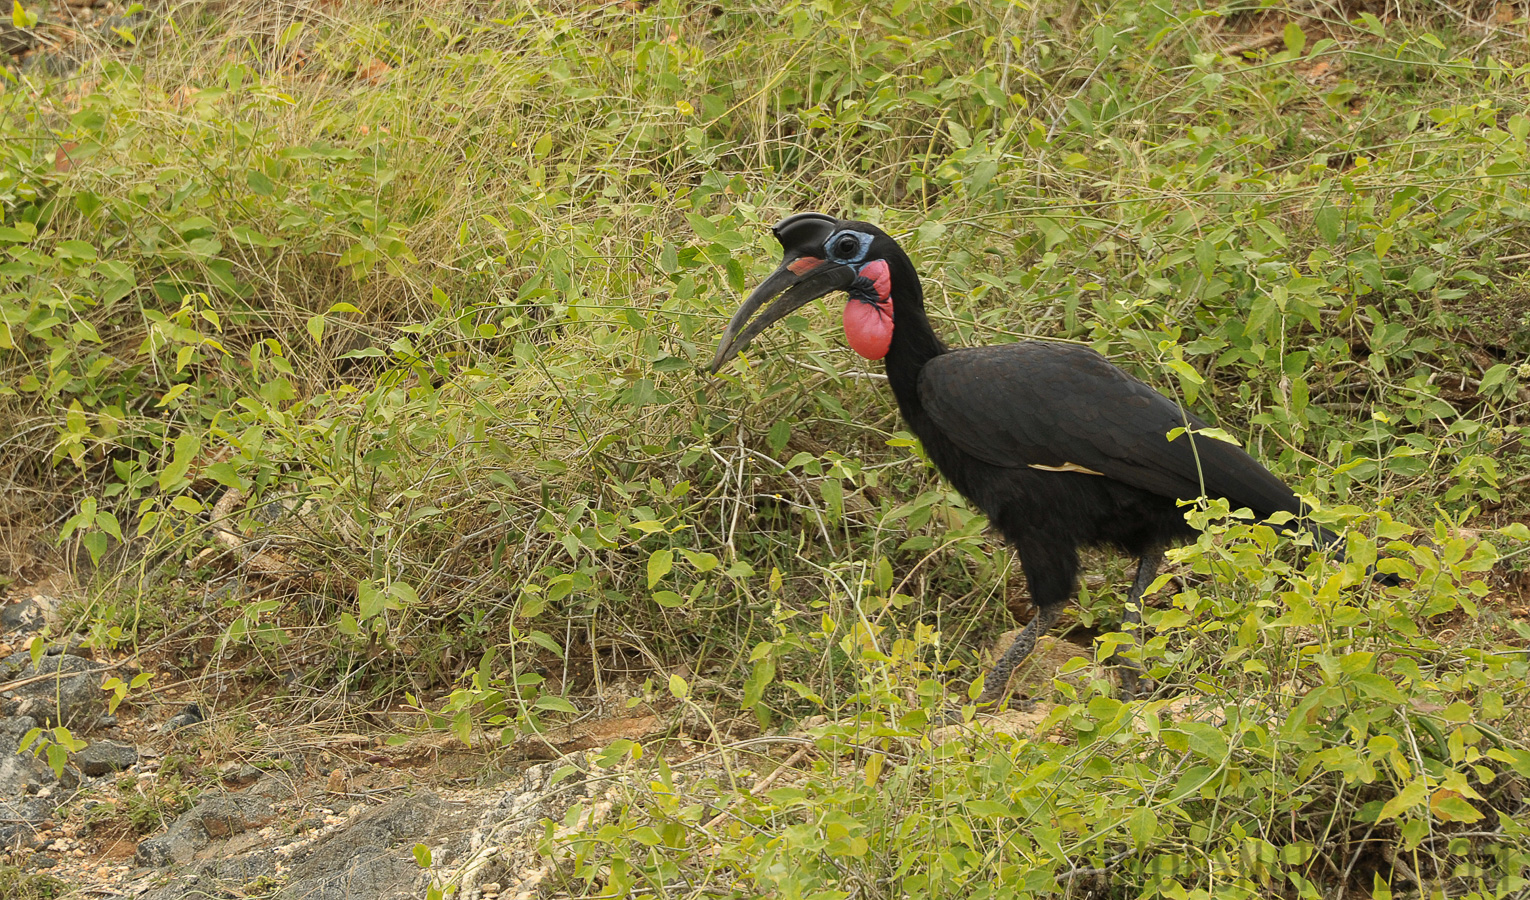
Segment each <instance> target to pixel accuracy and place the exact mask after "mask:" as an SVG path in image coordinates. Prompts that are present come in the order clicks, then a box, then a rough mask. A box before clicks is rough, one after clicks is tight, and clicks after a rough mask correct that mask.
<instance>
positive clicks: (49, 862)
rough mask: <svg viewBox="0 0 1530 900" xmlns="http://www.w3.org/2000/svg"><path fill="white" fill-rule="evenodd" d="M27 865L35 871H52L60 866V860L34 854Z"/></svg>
mask: <svg viewBox="0 0 1530 900" xmlns="http://www.w3.org/2000/svg"><path fill="white" fill-rule="evenodd" d="M27 865H29V866H31V867H32V868H34V869H51V868H53V867H54V866H56V865H58V860H56V859H54V858H53V857H51V856H46V855H44V854H41V853H34V854H32V858H31V859H29V860H27Z"/></svg>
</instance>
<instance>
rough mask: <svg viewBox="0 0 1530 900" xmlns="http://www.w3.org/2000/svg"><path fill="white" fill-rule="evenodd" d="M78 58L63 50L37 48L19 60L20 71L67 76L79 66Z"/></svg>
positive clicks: (45, 75) (44, 75)
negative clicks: (53, 50) (51, 50)
mask: <svg viewBox="0 0 1530 900" xmlns="http://www.w3.org/2000/svg"><path fill="white" fill-rule="evenodd" d="M80 62H81V61H80V60H79V59H77V58H76V57H75V56H73V55H71V54H69V53H64V52H57V53H53V52H49V51H47V50H43V49H38V50H33V51H32V52H30V53H28V54H27V55H26V57H25V58H24V59H22V61H21V71H23V72H25V73H27V74H29V75H40V76H42V77H44V78H68V77H69V76H70V75H73V74H74V73H75V71H76V70H78V69H79V68H80Z"/></svg>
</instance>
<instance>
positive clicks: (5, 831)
mask: <svg viewBox="0 0 1530 900" xmlns="http://www.w3.org/2000/svg"><path fill="white" fill-rule="evenodd" d="M52 814H53V804H51V803H49V802H48V801H47V800H40V799H38V798H35V797H31V798H27V799H24V800H7V799H3V798H0V846H4V847H14V846H16V845H18V844H23V845H26V846H29V847H40V846H42V841H41V839H39V838H38V837H37V832H38V830H39V829H40V828H41V827H42V823H43V822H45V821H47V819H48V817H49V816H51V815H52Z"/></svg>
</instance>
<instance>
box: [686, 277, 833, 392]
mask: <svg viewBox="0 0 1530 900" xmlns="http://www.w3.org/2000/svg"><path fill="white" fill-rule="evenodd" d="M854 280H855V270H854V269H852V268H850V267H849V266H842V265H840V264H839V263H835V262H829V261H828V260H826V259H818V258H817V257H813V256H804V255H796V254H792V253H788V254H787V258H786V259H785V260H784V261H783V262H782V263H781V268H779V269H777V270H775V271H774V272H772V273H771V274H770V277H769V278H767V279H765V281H764V282H763V283H761V284H760V286H759V287H757V288H755V289H754V293H752V294H750V295H749V299H748V300H745V301H744V305H743V306H740V307H739V308H738V312H736V313H734V314H733V319H732V320H731V321H729V322H728V327H727V328H725V329H723V336H722V341H721V342H720V343H719V344H718V345H717V355H716V356H715V357H713V358H712V374H713V375H716V374H717V372H718V370H720V369H721V368H722V367H723V366H724V365H726V364H727V363H728V360H730V359H732V358H733V357H735V356H737V355H738V354H739V351H741V350H743V349H744V348H745V347H747V346H749V342H750V341H752V340H754V338H755V335H757V334H759V333H760V332H762V331H764V330H765V329H767V328H769V327H770V326H771V325H773V324H775V323H776V322H778V321H780V320H781V319H782V318H785V317H786V315H787V314H789V313H791V312H792V311H793V310H796V309H798V308H800V307H802V306H805V305H807V304H808V303H811V302H812V301H814V300H817V299H818V298H819V297H822V296H823V295H825V294H832V293H834V292H835V291H843V290H846V289H848V288H849V287H850V283H851V282H852V281H854ZM777 294H780V295H781V298H780V299H779V300H777V301H776V302H775V303H774V304H772V305H771V307H770V308H769V309H767V310H765V312H763V313H761V314H760V317H759V318H758V319H755V320H754V321H753V322H749V317H750V316H752V315H754V312H755V310H757V309H759V308H760V307H761V306H762V305H764V303H765V301H767V300H769V299H770V298H771V297H774V296H776V295H777ZM746 322H749V327H748V328H745V327H744V323H746ZM741 329H742V330H741Z"/></svg>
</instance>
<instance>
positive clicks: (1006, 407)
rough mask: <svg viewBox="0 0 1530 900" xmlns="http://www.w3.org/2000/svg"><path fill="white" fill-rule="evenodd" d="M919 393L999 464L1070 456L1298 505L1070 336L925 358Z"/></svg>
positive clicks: (1048, 464)
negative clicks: (1188, 431)
mask: <svg viewBox="0 0 1530 900" xmlns="http://www.w3.org/2000/svg"><path fill="white" fill-rule="evenodd" d="M919 399H920V402H921V403H922V405H923V406H924V409H925V412H926V413H928V414H929V416H930V418H931V420H932V421H933V422H934V424H935V425H936V426H937V427H939V428H940V429H941V431H943V432H944V433H945V434H946V436H947V437H949V438H950V439H951V440H952V442H954V443H955V444H956V445H957V446H958V447H960V448H961V449H962V450H964V451H965V452H967V453H968V454H970V455H972V456H975V457H977V458H978V459H980V460H982V461H984V462H986V463H988V464H990V465H994V466H1002V467H1006V468H1022V467H1042V468H1048V469H1055V468H1061V467H1074V468H1075V469H1086V470H1089V471H1092V472H1098V473H1100V474H1101V475H1103V476H1104V477H1107V478H1112V479H1115V480H1117V481H1120V482H1123V483H1125V484H1129V485H1132V486H1133V487H1137V488H1141V489H1142V490H1146V491H1151V492H1153V493H1156V494H1161V495H1163V496H1166V497H1175V498H1178V499H1193V498H1195V497H1199V496H1201V495H1203V494H1205V495H1207V496H1211V497H1225V498H1227V500H1228V501H1229V502H1231V503H1232V505H1233V507H1234V508H1238V507H1242V506H1247V507H1249V508H1250V509H1252V510H1253V511H1254V512H1256V513H1258V514H1259V515H1261V516H1268V515H1270V514H1272V513H1274V512H1276V511H1278V510H1286V511H1288V512H1292V513H1300V511H1301V503H1300V501H1299V500H1298V499H1297V498H1296V495H1295V494H1294V493H1292V491H1291V489H1290V488H1289V487H1287V486H1286V485H1285V483H1284V482H1282V481H1281V480H1280V479H1279V478H1276V477H1275V476H1274V475H1273V474H1272V473H1271V472H1270V471H1269V470H1268V469H1266V468H1265V467H1264V466H1262V465H1260V464H1259V462H1258V461H1257V460H1255V459H1254V458H1253V457H1252V456H1249V455H1248V454H1247V453H1245V452H1244V451H1243V450H1242V449H1241V448H1238V447H1236V446H1233V445H1232V444H1229V443H1227V442H1225V441H1220V440H1216V439H1215V438H1211V437H1206V436H1201V437H1198V438H1197V437H1195V436H1193V435H1183V434H1182V435H1180V436H1179V437H1178V438H1176V439H1175V440H1174V441H1172V442H1171V441H1169V440H1168V433H1169V432H1170V431H1171V430H1173V429H1175V428H1185V427H1188V428H1192V429H1197V428H1206V427H1208V426H1207V425H1206V423H1205V422H1204V421H1202V420H1201V419H1199V418H1198V417H1196V416H1195V415H1194V414H1193V413H1190V412H1188V411H1186V410H1183V409H1181V408H1180V407H1179V405H1178V404H1176V403H1174V402H1173V401H1171V400H1169V399H1168V398H1167V397H1165V396H1163V395H1162V394H1160V393H1158V392H1157V391H1155V390H1153V389H1152V388H1151V387H1148V386H1147V385H1146V384H1144V383H1142V382H1141V381H1138V380H1137V379H1135V378H1133V377H1131V376H1130V375H1128V374H1126V373H1125V372H1123V371H1122V370H1121V369H1119V368H1117V367H1116V366H1114V365H1112V364H1111V363H1110V361H1109V360H1107V359H1105V357H1103V356H1101V355H1100V354H1098V353H1096V352H1095V351H1093V350H1091V349H1089V348H1087V347H1080V346H1077V345H1073V344H1058V343H1051V342H1047V341H1027V342H1023V343H1017V344H1000V345H998V346H991V347H975V348H972V349H967V350H957V351H953V352H950V353H945V354H942V355H940V356H937V357H936V358H934V359H932V360H930V361H929V362H928V363H926V364H925V366H924V369H923V371H921V373H920V375H919Z"/></svg>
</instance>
